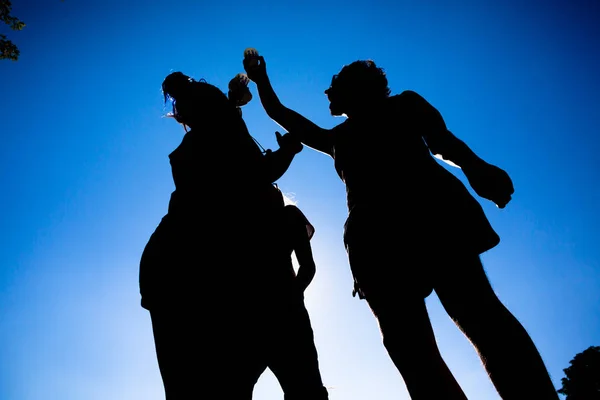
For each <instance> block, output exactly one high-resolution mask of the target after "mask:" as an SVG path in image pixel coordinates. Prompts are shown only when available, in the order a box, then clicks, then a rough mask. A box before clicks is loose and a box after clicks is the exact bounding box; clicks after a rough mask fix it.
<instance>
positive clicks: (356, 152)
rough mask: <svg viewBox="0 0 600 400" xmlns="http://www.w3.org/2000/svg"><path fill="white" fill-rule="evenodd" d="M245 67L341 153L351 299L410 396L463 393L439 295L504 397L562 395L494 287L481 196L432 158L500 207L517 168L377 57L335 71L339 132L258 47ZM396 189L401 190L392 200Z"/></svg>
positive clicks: (278, 111)
mask: <svg viewBox="0 0 600 400" xmlns="http://www.w3.org/2000/svg"><path fill="white" fill-rule="evenodd" d="M243 64H244V68H245V70H246V73H247V74H248V77H249V78H250V79H251V80H252V81H254V82H255V83H256V85H257V89H258V93H259V96H260V100H261V102H262V105H263V107H264V108H265V110H266V112H267V114H268V115H269V116H270V117H271V118H272V119H273V120H274V121H275V122H277V123H278V124H279V125H281V126H282V127H284V128H285V129H287V130H288V131H293V132H295V133H296V134H298V135H300V138H301V141H302V143H303V144H304V145H306V146H309V147H311V148H313V149H314V150H317V151H319V152H322V153H324V154H327V155H329V156H330V157H331V158H333V160H334V166H335V169H336V171H337V173H338V175H339V177H340V179H341V180H342V181H343V182H344V184H345V186H346V197H347V207H348V216H347V219H346V222H345V225H344V245H345V248H346V251H347V255H348V262H349V265H350V268H351V271H352V275H353V278H354V290H353V295H355V294H358V295H359V298H361V299H365V300H366V302H367V304H368V305H369V307H370V309H371V310H372V313H373V314H374V316H375V318H376V320H377V322H378V324H379V327H380V331H381V335H382V339H383V344H384V346H385V348H386V349H387V352H388V354H389V356H390V358H391V360H392V361H393V362H394V364H395V366H396V367H397V369H398V371H399V372H400V374H401V376H402V378H403V380H404V382H405V384H406V387H407V390H408V392H409V393H410V396H411V398H412V399H413V400H420V399H425V400H429V399H444V400H454V399H461V400H463V399H466V395H465V393H464V392H463V390H462V389H461V387H460V385H459V384H458V382H457V381H456V379H455V378H454V376H453V375H452V373H451V371H450V370H449V368H448V366H447V365H446V363H445V361H444V360H443V358H442V356H441V354H440V352H439V349H438V346H437V343H436V340H435V336H434V332H433V328H432V325H431V322H430V319H429V315H428V311H427V307H426V304H425V299H426V298H427V297H428V296H429V295H430V294H431V293H432V292H433V291H435V293H436V295H437V296H438V298H439V299H440V301H441V304H442V305H443V307H444V308H445V310H446V312H447V313H448V315H449V316H450V318H452V320H453V321H454V322H455V324H456V325H457V326H458V327H459V328H460V330H461V331H462V332H463V333H464V334H465V336H466V337H467V338H468V339H469V340H470V342H471V343H472V344H473V346H474V347H475V348H476V350H477V352H478V354H479V356H480V358H481V360H482V362H483V364H484V367H485V369H486V371H487V373H488V375H489V377H490V379H491V381H492V383H493V384H494V386H495V388H496V389H497V391H498V393H499V394H500V396H501V397H502V398H503V399H505V400H510V399H525V398H527V399H537V400H550V399H551V400H556V399H557V398H558V397H557V394H556V391H555V389H554V386H553V384H552V381H551V379H550V377H549V374H548V372H547V370H546V367H545V365H544V362H543V360H542V358H541V356H540V354H539V353H538V350H537V349H536V346H535V345H534V343H533V342H532V340H531V338H530V336H529V334H528V333H527V331H526V330H525V329H524V327H523V326H522V325H521V323H520V322H519V321H518V320H517V319H516V318H515V317H514V315H513V314H512V313H511V312H510V311H509V310H508V309H507V308H506V307H505V306H504V305H503V304H502V302H501V301H500V300H499V299H498V297H497V296H496V294H495V293H494V290H493V289H492V286H491V284H490V282H489V280H488V278H487V276H486V273H485V270H484V267H483V264H482V262H481V259H480V255H481V254H482V253H484V252H486V251H488V250H490V249H492V248H494V247H495V246H497V245H498V243H499V241H500V238H499V236H498V235H497V233H496V232H495V231H494V229H493V228H492V226H491V224H490V223H489V221H488V219H487V217H486V215H485V213H484V211H483V208H482V207H481V205H480V204H479V202H478V201H477V200H476V198H475V197H473V196H472V195H471V194H470V193H469V191H468V190H467V187H466V186H465V185H464V184H463V183H462V182H461V181H460V180H459V179H458V178H457V177H456V176H454V174H452V173H451V172H450V171H449V170H448V169H446V168H445V167H444V166H443V165H442V164H441V163H440V162H438V161H436V158H438V159H440V160H444V161H448V163H449V164H450V165H453V166H458V167H459V168H460V169H461V170H462V172H463V173H464V174H465V176H466V178H467V179H468V181H469V184H470V186H471V187H472V188H473V190H474V191H475V192H476V193H477V194H478V195H479V196H481V197H483V198H485V199H488V200H490V201H492V202H494V203H495V204H496V205H497V206H498V207H499V208H504V207H505V206H506V205H507V203H508V202H509V201H510V200H511V197H512V194H513V192H514V188H513V184H512V181H511V179H510V177H509V175H508V174H507V173H506V172H505V171H504V170H502V169H500V168H498V167H496V166H494V165H492V164H489V163H488V162H486V161H484V160H483V159H481V158H480V157H479V156H478V155H476V154H475V153H474V152H473V151H472V150H471V149H470V148H469V147H468V146H467V145H466V144H465V143H464V142H463V141H462V140H460V139H459V138H457V137H456V136H455V135H454V134H452V132H450V131H449V130H448V129H447V127H446V124H445V122H444V119H443V118H442V116H441V114H440V113H439V112H438V110H436V109H435V108H434V107H433V106H432V105H431V104H430V103H429V102H427V101H426V100H425V99H424V98H423V97H422V96H420V95H419V94H418V93H416V92H414V91H411V90H405V91H403V92H402V93H400V94H397V95H391V90H390V88H389V87H388V80H387V76H386V74H385V72H384V70H383V69H382V68H380V67H379V66H377V65H376V64H375V62H374V61H373V60H357V61H354V62H352V63H350V64H348V65H345V66H344V67H343V68H342V69H341V70H340V71H339V73H338V74H336V75H334V76H333V79H332V81H331V85H330V86H329V88H327V89H326V90H325V94H326V95H327V97H328V99H329V109H330V112H331V115H333V116H343V117H346V119H345V121H344V122H342V123H340V124H339V125H337V126H335V127H334V128H332V129H324V128H322V127H320V126H318V125H316V124H314V123H313V122H312V121H310V120H309V119H307V118H305V117H304V116H302V115H300V114H299V113H297V112H296V111H294V110H291V109H289V108H287V107H286V106H284V105H283V104H282V103H281V101H280V100H279V98H278V96H277V95H276V93H275V91H274V90H273V87H272V85H271V83H270V79H269V77H268V75H267V69H266V63H265V60H264V58H263V57H262V56H259V55H258V53H257V52H256V51H254V52H248V54H246V55H245V57H244V60H243ZM390 186H393V187H394V188H395V189H396V190H397V193H398V194H397V195H396V197H395V198H394V201H393V202H390V201H389V199H388V198H387V197H388V196H389V187H390ZM386 205H387V206H386Z"/></svg>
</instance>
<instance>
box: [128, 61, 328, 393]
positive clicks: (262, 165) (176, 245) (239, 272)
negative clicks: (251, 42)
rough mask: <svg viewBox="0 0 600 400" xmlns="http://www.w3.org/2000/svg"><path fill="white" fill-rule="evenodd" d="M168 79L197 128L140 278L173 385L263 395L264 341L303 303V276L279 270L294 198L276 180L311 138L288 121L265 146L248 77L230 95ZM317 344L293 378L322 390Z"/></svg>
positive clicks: (177, 163) (169, 92)
mask: <svg viewBox="0 0 600 400" xmlns="http://www.w3.org/2000/svg"><path fill="white" fill-rule="evenodd" d="M240 80H242V78H240ZM162 89H163V93H164V96H165V103H166V102H167V100H168V99H171V100H172V108H173V112H172V113H171V116H173V117H174V119H175V120H176V121H177V122H179V123H181V124H182V125H183V126H184V128H185V130H186V133H185V135H184V137H183V139H182V141H181V144H180V145H179V146H178V147H177V148H176V149H175V150H174V151H173V152H172V153H171V154H170V155H169V159H170V164H171V170H172V175H173V180H174V184H175V190H174V191H173V192H172V193H171V196H170V200H169V205H168V211H167V213H166V215H165V216H164V217H163V218H162V220H161V221H160V223H159V225H158V226H157V228H156V229H155V231H154V232H153V233H152V235H151V237H150V239H149V241H148V243H147V244H146V246H145V248H144V251H143V253H142V256H141V260H140V282H139V284H140V294H141V305H142V307H143V308H145V309H147V310H149V312H150V317H151V321H152V329H153V336H154V343H155V347H156V354H157V360H158V365H159V370H160V373H161V377H162V380H163V386H164V389H165V395H166V398H167V400H179V399H189V398H192V397H201V396H212V397H215V392H221V394H220V395H217V396H216V397H226V398H231V399H241V400H247V399H251V397H252V390H253V387H254V384H255V382H256V381H255V375H256V373H255V371H256V370H257V369H258V368H260V365H262V363H263V361H262V360H263V359H264V355H263V354H262V353H261V351H263V350H264V349H262V348H258V347H257V346H256V343H258V342H259V341H261V340H263V339H262V338H263V337H264V336H265V335H266V334H267V333H268V328H270V325H268V324H267V323H266V322H268V321H269V320H270V319H272V318H273V312H275V311H280V312H286V311H288V310H287V309H286V308H285V307H286V306H287V305H289V304H291V303H292V300H289V299H290V298H292V297H293V296H292V295H290V293H292V292H291V291H290V287H292V285H293V279H291V278H289V279H287V281H289V282H287V281H286V280H285V278H286V276H285V274H281V273H278V270H279V269H280V265H281V263H282V262H285V261H286V254H285V249H284V248H282V247H281V246H280V243H279V239H278V235H279V230H280V226H281V213H282V212H283V211H282V210H283V209H284V202H283V197H282V195H281V193H280V192H279V191H278V190H277V189H276V188H275V187H274V186H273V182H274V181H276V180H277V179H278V178H279V177H280V176H282V174H283V173H284V172H285V171H286V170H287V168H288V167H289V165H290V163H291V161H292V159H293V158H294V156H295V154H297V153H298V152H299V151H301V150H302V144H301V143H299V142H298V141H297V140H296V139H294V138H293V137H292V136H290V135H289V134H285V135H283V136H282V135H280V134H279V133H277V136H278V143H279V146H280V148H279V149H278V150H276V151H270V150H267V151H265V152H262V151H261V149H260V148H259V146H258V143H257V142H255V141H254V139H253V138H252V136H251V135H250V133H249V132H248V129H247V127H246V125H245V122H244V120H243V119H242V115H241V109H240V107H241V106H242V105H244V104H245V103H247V102H248V101H249V99H250V98H251V96H248V94H249V90H248V88H247V86H246V87H245V88H244V82H243V81H242V82H241V83H240V84H238V85H233V87H232V86H231V85H230V88H229V89H230V90H229V92H228V94H229V96H228V95H225V93H223V92H222V91H221V90H220V89H219V88H217V87H216V86H214V85H212V84H209V83H207V82H205V81H204V80H199V81H197V80H194V79H192V78H190V77H188V76H187V75H184V74H183V73H181V72H173V73H171V74H169V75H168V76H167V77H166V78H165V80H164V81H163V84H162ZM276 267H277V268H276ZM292 355H293V354H292ZM303 356H304V359H306V358H307V357H310V355H303ZM312 356H313V357H315V359H314V360H312V361H313V364H312V367H314V368H316V371H307V374H306V375H300V376H298V377H297V379H296V380H295V381H293V382H292V383H290V385H292V384H297V385H301V387H292V389H294V390H296V391H297V392H301V391H304V392H306V393H312V392H311V390H312V391H314V392H318V393H319V394H320V393H321V392H322V389H323V385H322V382H321V380H320V378H321V377H320V375H319V372H318V364H317V361H316V353H313V354H312ZM304 371H305V370H301V371H299V372H301V373H302V372H304ZM309 372H310V375H308V373H309ZM290 390H291V389H290ZM315 398H317V397H316V396H315ZM325 398H326V397H325Z"/></svg>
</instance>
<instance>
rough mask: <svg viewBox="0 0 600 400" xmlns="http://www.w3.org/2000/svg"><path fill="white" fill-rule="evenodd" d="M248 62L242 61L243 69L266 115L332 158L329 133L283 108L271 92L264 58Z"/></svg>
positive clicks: (246, 59) (260, 57) (247, 59)
mask: <svg viewBox="0 0 600 400" xmlns="http://www.w3.org/2000/svg"><path fill="white" fill-rule="evenodd" d="M250 61H251V59H250V58H245V59H244V69H245V70H246V73H247V74H248V77H249V78H250V79H251V80H252V81H254V82H255V83H256V87H257V89H258V95H259V97H260V101H261V103H262V105H263V107H264V109H265V111H266V113H267V115H268V116H269V117H271V119H273V120H274V121H275V122H277V123H278V124H279V125H281V126H282V127H283V128H284V129H285V130H287V131H288V132H293V133H294V134H297V135H298V136H299V138H300V140H301V141H302V143H304V144H305V145H307V146H309V147H311V148H313V149H315V150H318V151H320V152H323V153H325V154H329V155H330V156H333V142H332V133H331V131H330V130H328V129H324V128H321V127H320V126H318V125H317V124H315V123H313V122H312V121H310V120H309V119H308V118H306V117H304V116H303V115H301V114H299V113H297V112H296V111H294V110H291V109H289V108H287V107H285V106H284V105H283V104H282V103H281V101H279V98H278V97H277V94H276V93H275V90H273V86H272V85H271V81H270V80H269V77H268V75H267V70H266V64H265V61H264V58H263V57H262V56H256V57H255V59H254V60H253V61H254V62H250Z"/></svg>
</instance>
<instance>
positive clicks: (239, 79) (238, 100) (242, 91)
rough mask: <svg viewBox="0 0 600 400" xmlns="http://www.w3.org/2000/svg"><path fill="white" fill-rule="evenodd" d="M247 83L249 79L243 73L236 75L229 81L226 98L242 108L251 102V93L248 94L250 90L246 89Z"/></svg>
mask: <svg viewBox="0 0 600 400" xmlns="http://www.w3.org/2000/svg"><path fill="white" fill-rule="evenodd" d="M249 82H250V79H249V78H248V76H247V75H246V74H243V73H239V74H237V75H236V76H234V77H233V79H232V80H230V81H229V92H228V93H227V97H229V100H231V101H233V102H234V103H235V105H236V106H238V107H242V106H244V105H246V104H248V102H249V101H250V100H252V93H250V89H249V88H248V83H249Z"/></svg>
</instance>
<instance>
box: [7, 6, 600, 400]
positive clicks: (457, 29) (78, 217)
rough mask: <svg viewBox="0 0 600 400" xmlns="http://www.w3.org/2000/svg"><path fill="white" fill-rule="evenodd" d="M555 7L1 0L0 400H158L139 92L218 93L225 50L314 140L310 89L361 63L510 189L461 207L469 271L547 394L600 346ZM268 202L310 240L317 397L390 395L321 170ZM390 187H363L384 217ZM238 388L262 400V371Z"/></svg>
mask: <svg viewBox="0 0 600 400" xmlns="http://www.w3.org/2000/svg"><path fill="white" fill-rule="evenodd" d="M562 3H563V4H561V2H557V1H549V2H548V1H546V2H541V1H539V2H523V1H516V0H514V1H513V0H509V1H496V2H476V1H452V2H451V1H446V2H445V1H438V2H435V1H419V2H416V1H415V2H407V1H393V2H392V1H371V2H361V3H347V2H341V1H340V2H336V1H330V0H321V1H312V0H311V1H304V2H290V3H285V2H258V3H256V4H252V3H251V2H235V1H232V2H204V1H175V0H174V1H169V2H167V1H154V0H153V1H141V0H136V1H116V0H109V1H98V0H87V1H85V2H81V1H80V2H76V1H71V0H64V1H60V0H46V1H44V2H41V1H20V0H14V1H13V15H15V16H17V17H18V18H20V19H22V20H23V21H24V22H25V23H26V24H27V26H26V27H25V29H24V30H23V31H21V32H11V31H9V30H8V29H5V27H4V26H2V27H0V33H5V34H7V35H8V36H9V38H11V39H12V40H13V41H14V42H15V43H16V44H17V45H18V46H19V48H20V50H21V57H20V59H19V61H18V62H11V61H8V60H4V61H1V62H0V87H1V88H2V97H0V109H1V110H2V111H1V114H0V115H1V118H0V121H1V125H0V132H1V133H0V135H1V136H0V137H1V139H2V141H1V143H2V144H1V145H0V171H1V172H0V188H2V196H0V201H1V203H0V204H1V206H2V217H1V218H0V228H1V229H0V239H1V242H2V246H0V343H2V351H0V398H2V399H7V400H54V399H57V400H58V399H60V400H96V399H98V400H100V399H102V400H105V399H113V400H121V399H122V400H142V399H143V400H158V399H163V391H162V382H161V380H160V375H159V372H158V366H157V363H156V357H155V353H154V347H153V340H152V335H151V326H150V318H149V315H148V313H147V311H145V310H144V309H142V308H141V307H140V305H139V293H138V281H137V279H138V262H139V257H140V255H141V252H142V249H143V246H144V245H145V243H146V241H147V239H148V237H149V235H150V234H151V233H152V231H153V230H154V228H155V227H156V225H157V224H158V222H159V220H160V218H161V217H162V216H163V214H164V213H165V212H166V208H167V202H168V199H169V195H170V192H171V191H172V190H173V183H172V180H171V175H170V174H171V172H170V167H169V163H168V158H167V156H168V154H169V153H170V152H171V151H172V150H173V149H174V148H175V147H176V146H177V145H178V143H179V142H180V140H181V138H182V135H183V133H184V132H183V129H182V128H181V127H180V126H179V125H177V124H176V123H175V122H174V121H173V120H171V119H168V118H163V116H164V114H165V113H166V112H167V111H168V110H167V109H165V107H164V105H163V103H162V97H161V92H160V84H161V82H162V80H163V78H164V77H165V76H166V75H167V74H169V73H170V72H172V71H176V70H179V71H183V72H185V73H188V74H190V75H192V76H194V77H196V78H205V79H207V80H208V81H209V82H211V83H214V84H216V85H217V86H219V87H220V88H222V89H226V87H227V83H228V81H229V79H231V78H232V77H233V76H234V75H235V74H236V73H238V72H242V71H243V68H242V53H243V50H244V49H245V48H246V47H256V48H257V49H258V50H259V51H260V53H261V54H262V55H264V56H265V57H266V60H267V66H268V70H269V73H270V75H271V79H272V82H273V85H274V87H275V89H276V90H277V92H278V94H279V96H280V98H281V99H282V101H283V102H284V103H286V104H287V105H288V106H289V107H291V108H294V109H296V110H298V111H299V112H301V113H303V114H304V115H306V116H307V117H309V118H311V119H313V120H314V121H315V122H316V123H318V124H320V125H322V126H324V127H332V126H334V125H336V124H338V123H340V122H342V120H341V119H340V118H333V117H331V116H330V115H329V113H328V107H327V104H328V103H327V99H326V97H325V96H324V94H323V90H324V89H325V88H326V87H327V86H328V85H329V82H330V79H331V75H333V74H334V73H336V72H337V71H338V70H339V69H340V68H341V67H342V66H343V65H344V64H347V63H349V62H352V61H354V60H357V59H365V58H372V59H374V60H375V61H376V62H377V63H378V64H379V65H380V66H382V67H383V68H385V70H386V72H387V73H388V78H389V81H390V87H391V89H392V91H393V93H400V92H401V91H402V90H406V89H411V90H415V91H417V92H419V93H420V94H421V95H423V96H424V97H425V98H426V99H428V100H429V101H430V102H431V103H432V104H433V105H434V106H435V107H437V108H438V109H439V110H440V112H441V113H442V115H443V116H444V118H445V120H446V123H447V125H448V127H449V129H451V130H452V131H453V132H454V133H455V134H456V135H457V136H459V137H460V138H462V139H463V140H465V141H466V142H467V143H468V144H469V145H470V146H471V148H472V149H473V150H475V151H476V152H477V153H478V154H479V155H480V156H481V157H483V158H484V159H486V160H487V161H489V162H491V163H493V164H496V165H499V166H500V167H502V168H504V169H505V170H507V171H508V172H509V173H510V174H511V177H512V178H513V181H514V184H515V194H514V197H513V201H512V202H511V203H510V204H509V206H508V207H507V208H506V209H504V210H500V209H498V208H496V207H495V206H494V205H493V204H491V203H490V202H487V201H486V200H483V199H480V201H481V203H482V205H483V207H484V209H485V211H486V213H487V215H488V217H489V219H490V221H491V222H492V224H493V226H494V227H495V229H496V230H497V232H498V233H499V234H500V236H501V239H502V241H501V243H500V245H499V246H497V247H496V248H494V249H493V250H491V251H489V252H488V253H486V254H484V255H483V257H482V259H483V262H484V264H485V266H486V270H487V272H488V275H489V277H490V280H491V282H492V285H493V287H494V289H495V290H496V292H497V293H498V295H499V297H500V299H501V300H502V301H503V302H504V303H505V304H506V305H507V306H508V307H509V309H510V310H511V311H512V312H513V313H514V314H515V315H516V316H517V318H519V319H520V321H521V322H522V323H523V325H524V326H525V327H526V329H527V330H528V331H529V333H530V334H531V336H532V338H533V339H534V341H535V342H536V344H537V346H538V348H539V350H540V352H541V354H542V356H543V358H544V360H545V361H546V363H547V366H548V368H549V370H550V373H551V374H552V378H553V380H554V382H555V385H556V386H557V387H560V378H561V377H562V376H563V371H562V370H563V368H566V367H567V366H568V362H569V360H570V359H571V358H572V357H573V356H574V355H575V354H576V353H578V352H580V351H583V350H584V349H586V348H587V347H589V346H591V345H600V306H599V305H600V265H599V260H600V249H599V247H598V245H597V243H598V240H599V239H600V217H599V214H598V212H597V205H598V204H600V191H599V189H598V185H597V182H598V181H599V178H600V176H599V175H600V161H598V158H597V154H598V152H599V150H600V142H599V141H598V139H597V134H598V127H599V126H600V113H598V109H600V97H599V95H598V93H599V89H600V77H599V75H598V74H597V71H599V70H600V53H598V51H597V49H598V48H600V43H599V38H600V26H599V25H598V24H597V23H596V21H597V20H598V17H599V16H600V15H599V6H598V4H596V5H593V4H592V2H577V1H575V2H566V1H565V2H562ZM586 3H587V4H586ZM251 89H252V91H253V93H254V94H255V99H254V100H253V101H252V102H251V103H250V104H248V105H247V106H246V107H245V108H244V116H245V119H246V121H247V124H248V126H249V128H250V131H251V133H252V134H253V135H254V137H255V138H256V139H257V140H259V141H260V143H261V144H262V145H263V146H264V147H270V148H275V147H276V141H275V135H274V132H275V131H276V130H278V129H279V127H278V126H277V125H276V124H275V123H274V122H273V121H271V120H270V119H269V118H268V117H267V116H266V114H265V113H264V111H263V110H262V108H261V106H260V103H259V101H258V97H257V96H256V91H255V87H254V86H252V88H251ZM378 146H385V143H377V142H373V143H369V142H368V141H365V151H377V147H378ZM215 150H216V151H218V149H215ZM452 171H453V172H455V173H456V174H457V176H459V177H460V179H462V180H463V181H465V180H464V178H463V176H462V175H461V172H460V170H458V169H452ZM279 185H280V187H281V188H282V189H283V190H284V191H285V192H287V193H289V194H290V195H291V196H293V197H294V198H295V200H296V201H297V203H298V206H299V207H300V208H302V210H304V212H305V213H306V215H307V216H308V217H309V218H310V220H311V221H312V222H313V224H314V225H315V227H316V234H315V236H314V238H313V248H314V253H315V257H316V262H317V275H316V277H315V281H314V283H313V284H312V285H311V287H310V288H309V289H308V292H307V295H306V303H307V307H308V309H309V312H310V314H311V318H312V321H313V328H314V330H315V336H316V342H317V346H318V350H319V354H320V360H321V367H322V375H323V378H324V381H325V383H326V385H327V386H328V387H330V388H331V389H330V397H331V399H332V400H338V399H339V400H342V399H343V400H358V399H364V398H373V395H374V394H376V396H377V398H378V399H380V400H391V399H408V395H407V392H406V390H405V387H404V384H403V381H402V379H401V378H400V376H399V374H398V372H397V371H396V370H395V368H394V367H393V365H392V363H391V362H390V361H389V359H388V357H387V354H386V353H385V350H384V349H383V346H382V344H381V340H380V336H379V331H378V329H377V325H376V322H375V320H374V319H373V317H372V316H371V314H370V312H369V310H368V308H367V305H366V303H365V302H364V301H359V300H358V299H356V298H352V297H351V288H352V281H351V276H350V272H349V268H348V264H347V259H346V255H345V252H344V248H343V245H342V225H343V222H344V219H345V217H346V208H345V207H346V205H345V192H344V186H343V184H342V183H341V181H340V180H339V178H338V177H337V175H336V174H335V172H334V169H333V162H332V160H331V159H329V158H328V157H327V156H325V155H323V154H320V153H317V152H314V151H312V150H310V149H305V150H304V151H303V152H301V153H300V154H299V155H298V156H297V157H296V159H295V161H294V163H293V164H292V166H291V167H290V169H289V170H288V172H287V173H286V175H285V176H284V177H282V178H281V180H280V181H279ZM395 185H396V183H395V182H389V186H388V187H387V188H382V190H387V191H389V194H390V196H389V202H390V206H393V203H394V196H395V193H396V189H395ZM243 197H244V196H243V193H240V201H243V200H244V199H243ZM427 303H428V307H429V309H430V311H431V318H432V322H433V325H434V329H435V332H436V335H437V337H438V340H439V345H440V348H441V352H442V354H443V356H444V358H445V359H446V361H447V363H448V364H449V366H450V368H451V369H452V371H453V372H454V373H455V375H456V377H457V378H458V380H459V381H460V383H461V385H462V386H463V387H464V390H465V392H466V394H467V395H468V396H469V397H470V398H474V399H479V400H494V399H498V398H499V397H498V396H497V395H496V394H495V391H494V389H493V387H492V385H491V383H489V381H488V380H487V377H486V375H485V373H484V370H483V368H482V367H481V364H480V361H479V359H478V358H477V355H476V354H475V351H474V350H473V348H472V347H471V346H470V344H469V343H468V342H467V341H466V339H465V338H464V337H463V336H462V334H461V333H460V332H459V331H458V329H456V327H455V326H454V325H453V324H452V323H451V321H450V320H449V318H448V317H447V316H446V315H445V314H444V312H443V310H442V309H441V307H440V305H439V302H438V300H437V298H436V297H435V295H432V296H431V297H430V298H429V299H428V300H427ZM200 322H201V321H200ZM515 362H518V360H515ZM255 393H256V399H264V400H271V399H281V398H282V394H281V390H280V388H279V386H278V385H277V382H276V381H275V379H274V378H273V375H272V374H271V373H270V372H267V373H265V375H264V376H263V377H262V378H261V380H260V382H259V383H258V385H257V387H256V392H255Z"/></svg>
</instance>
